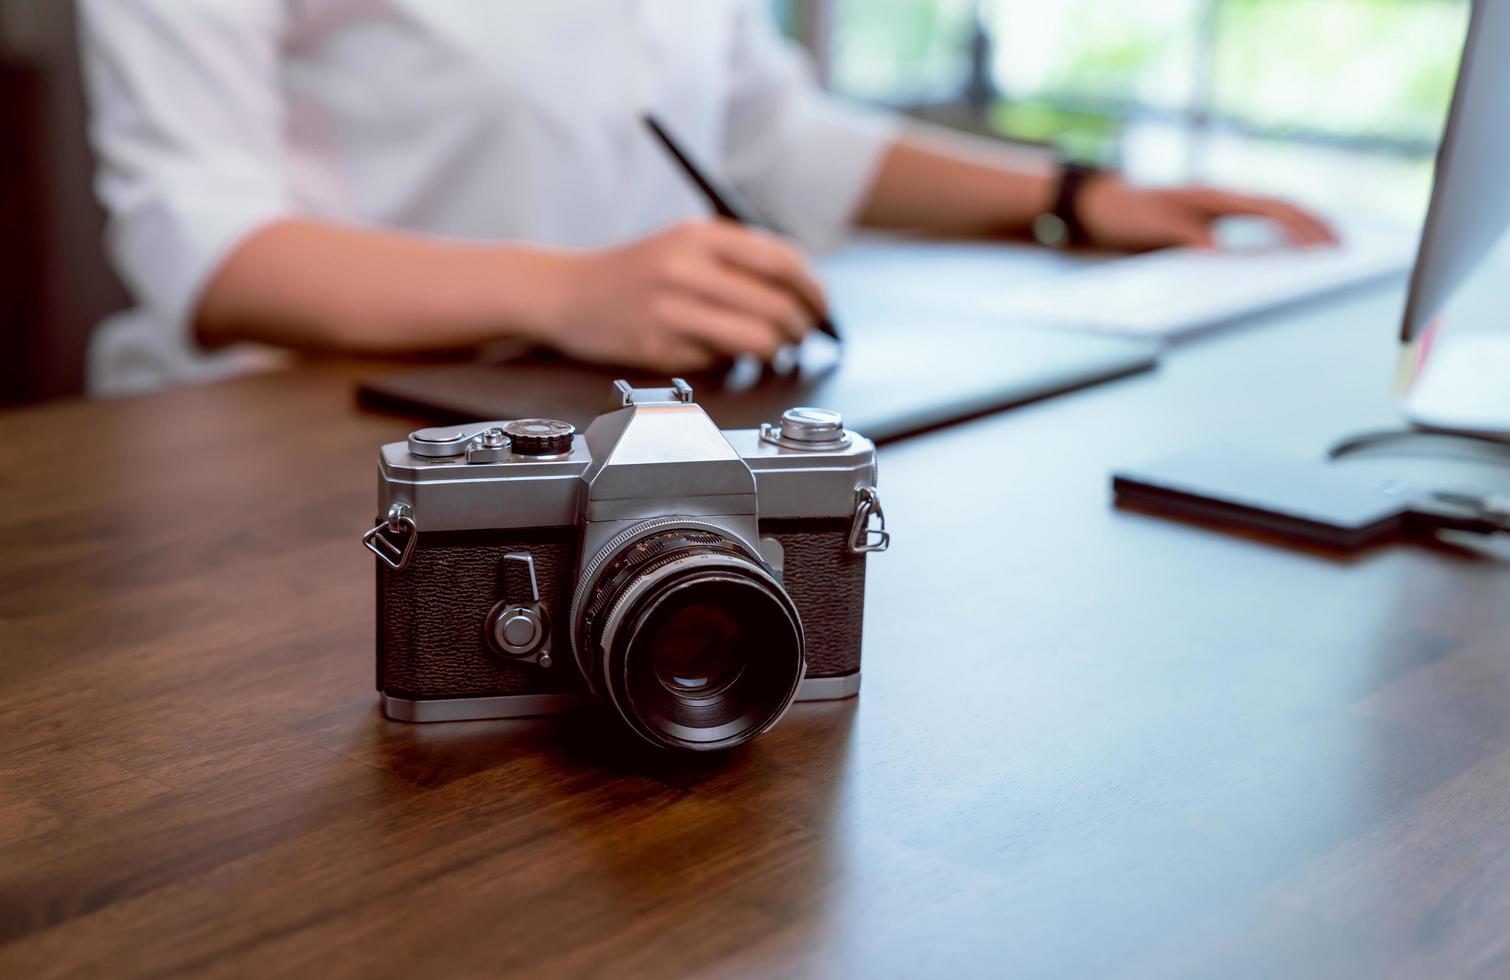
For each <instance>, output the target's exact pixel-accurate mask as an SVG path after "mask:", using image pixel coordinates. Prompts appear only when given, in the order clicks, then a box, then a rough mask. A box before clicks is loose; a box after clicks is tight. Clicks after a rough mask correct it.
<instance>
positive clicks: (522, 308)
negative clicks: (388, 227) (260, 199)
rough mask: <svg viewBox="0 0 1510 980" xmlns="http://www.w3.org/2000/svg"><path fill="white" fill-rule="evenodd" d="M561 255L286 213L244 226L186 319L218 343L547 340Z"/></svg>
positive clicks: (396, 345) (413, 344) (387, 345)
mask: <svg viewBox="0 0 1510 980" xmlns="http://www.w3.org/2000/svg"><path fill="white" fill-rule="evenodd" d="M570 261H571V257H570V256H569V255H568V253H565V252H560V251H555V250H550V249H543V248H535V247H521V246H512V245H490V244H470V243H458V242H449V241H442V240H438V239H428V238H424V237H422V236H418V235H413V234H406V233H402V232H389V231H383V230H379V229H365V228H350V227H342V226H339V225H334V224H328V223H323V222H319V221H314V220H306V219H287V220H283V221H279V222H276V223H274V224H271V225H268V226H266V227H264V228H261V229H259V230H258V231H256V232H254V233H253V234H252V235H250V236H249V237H248V238H247V239H246V240H245V241H243V242H242V243H241V244H240V245H239V246H237V248H236V249H235V250H234V251H233V252H232V254H231V255H230V257H229V258H227V259H226V260H225V262H224V263H222V264H221V266H220V268H219V269H218V270H217V271H216V273H215V274H214V276H213V277H212V278H211V281H210V283H209V284H208V285H207V286H206V288H205V290H204V292H203V293H202V294H201V297H200V302H199V304H198V307H197V309H196V311H195V317H194V328H195V335H196V337H197V338H198V340H199V342H200V343H201V344H203V345H204V346H206V347H215V346H219V345H222V344H225V343H230V342H233V341H238V340H252V341H258V342H261V343H267V344H275V345H278V346H282V347H292V348H296V349H302V350H324V351H338V352H347V353H359V354H387V353H399V352H406V351H423V350H445V349H454V348H464V347H471V346H475V345H477V344H481V343H484V342H487V341H490V340H496V339H499V338H503V337H522V338H526V339H530V340H540V339H544V338H545V336H546V335H547V334H548V333H549V331H550V330H551V329H552V325H553V324H554V323H555V322H557V320H558V319H559V307H560V305H561V303H562V302H563V301H564V300H563V294H564V292H565V288H564V285H563V279H564V277H565V266H566V265H567V264H568V263H569V262H570Z"/></svg>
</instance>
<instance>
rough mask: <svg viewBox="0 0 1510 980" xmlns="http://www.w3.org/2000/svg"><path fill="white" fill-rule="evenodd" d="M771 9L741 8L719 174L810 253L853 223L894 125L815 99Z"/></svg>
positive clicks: (819, 95) (820, 95)
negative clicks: (775, 22) (809, 246)
mask: <svg viewBox="0 0 1510 980" xmlns="http://www.w3.org/2000/svg"><path fill="white" fill-rule="evenodd" d="M768 8H769V4H768V3H764V2H760V0H747V2H744V3H743V4H742V8H741V10H740V20H739V23H738V24H737V27H736V30H735V33H734V40H733V44H732V50H731V58H732V59H733V63H732V65H731V72H730V78H731V89H730V99H729V105H728V116H727V119H726V120H725V122H726V125H725V129H724V132H725V134H726V135H725V139H724V170H725V173H726V174H727V175H728V177H729V179H730V180H732V181H733V182H734V183H735V184H736V185H737V186H738V187H739V188H740V189H741V190H742V191H743V192H744V193H745V194H746V195H747V196H748V197H749V198H750V200H751V201H752V202H754V204H755V205H756V206H757V207H758V208H760V209H761V211H762V212H763V213H764V214H765V215H766V216H767V217H768V218H770V219H771V220H772V222H774V223H775V224H776V225H777V226H779V227H780V228H782V229H783V230H785V231H787V232H789V233H790V234H792V235H794V236H796V237H797V238H798V239H800V240H802V241H803V242H805V243H807V244H809V245H812V246H814V247H820V248H821V247H827V246H830V245H832V244H834V243H835V242H836V241H837V240H838V239H839V238H840V237H841V236H842V235H843V234H844V232H845V231H846V230H847V229H848V227H849V226H850V224H851V223H852V222H853V221H854V218H855V215H856V213H857V212H858V210H859V208H860V205H861V203H862V202H863V201H864V198H865V194H866V193H867V192H868V191H869V189H870V184H871V181H872V180H873V178H874V176H875V171H876V169H877V167H878V166H879V165H880V162H881V158H882V155H883V154H884V152H885V150H886V148H887V146H889V145H890V143H891V141H892V140H893V139H894V138H895V137H896V131H897V125H898V124H897V122H896V120H895V119H894V118H893V117H890V116H887V115H885V114H882V113H879V112H874V111H870V110H866V109H862V108H860V107H858V106H852V105H846V104H843V103H841V102H839V101H837V100H836V99H834V98H832V97H831V96H829V95H828V94H827V93H825V92H823V91H821V90H820V89H819V88H818V87H817V86H816V85H815V84H814V83H813V79H812V72H811V69H810V66H809V65H808V63H807V61H806V60H805V58H804V57H803V55H802V54H801V52H799V50H798V49H797V48H796V46H795V45H793V44H792V43H791V42H789V41H787V40H785V39H784V38H782V37H780V36H779V35H778V34H777V32H776V29H775V25H774V24H773V23H772V21H771V17H770V14H769V10H768Z"/></svg>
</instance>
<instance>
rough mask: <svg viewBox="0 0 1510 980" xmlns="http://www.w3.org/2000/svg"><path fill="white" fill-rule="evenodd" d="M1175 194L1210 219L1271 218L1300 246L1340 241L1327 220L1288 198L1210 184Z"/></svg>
mask: <svg viewBox="0 0 1510 980" xmlns="http://www.w3.org/2000/svg"><path fill="white" fill-rule="evenodd" d="M1172 193H1174V194H1175V195H1176V198H1177V199H1178V200H1179V201H1180V202H1181V203H1183V204H1185V205H1187V206H1188V207H1193V208H1196V209H1198V210H1200V211H1202V212H1203V213H1205V214H1206V215H1207V217H1208V218H1220V217H1225V216H1227V215H1252V216H1255V217H1260V218H1268V219H1269V220H1270V221H1273V222H1274V223H1275V224H1277V225H1279V226H1280V228H1282V229H1283V230H1284V232H1285V237H1287V238H1288V239H1289V240H1290V241H1291V242H1292V243H1294V244H1296V245H1328V244H1331V243H1334V242H1336V241H1337V235H1336V233H1335V232H1333V231H1332V229H1331V228H1330V227H1329V226H1328V225H1327V224H1326V222H1324V221H1322V220H1321V219H1320V218H1318V217H1317V216H1315V215H1313V214H1311V213H1310V212H1309V211H1306V210H1305V209H1303V208H1299V207H1296V206H1295V205H1293V204H1291V203H1289V202H1288V201H1281V200H1278V199H1276V198H1272V197H1259V196H1255V195H1251V194H1237V193H1233V192H1231V191H1221V190H1216V189H1214V188H1210V187H1188V188H1183V189H1180V190H1177V191H1174V192H1172Z"/></svg>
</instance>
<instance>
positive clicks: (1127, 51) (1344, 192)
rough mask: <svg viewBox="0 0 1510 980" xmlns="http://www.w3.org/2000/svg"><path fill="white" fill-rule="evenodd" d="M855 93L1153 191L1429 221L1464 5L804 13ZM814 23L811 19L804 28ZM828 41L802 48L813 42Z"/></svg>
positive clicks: (1032, 3) (814, 0) (946, 5)
mask: <svg viewBox="0 0 1510 980" xmlns="http://www.w3.org/2000/svg"><path fill="white" fill-rule="evenodd" d="M796 7H797V8H801V9H805V10H806V11H808V12H809V16H807V17H802V16H797V17H794V19H793V22H794V23H797V24H799V25H801V24H805V25H809V26H811V25H814V24H819V25H823V26H824V27H825V29H824V30H822V31H821V32H818V35H817V37H822V38H823V39H824V40H823V43H822V44H821V51H820V60H821V61H822V62H823V63H824V65H825V67H826V76H827V79H828V81H829V84H830V85H831V86H832V87H833V88H834V89H835V90H836V91H839V92H841V93H843V94H846V95H850V96H854V97H857V98H860V99H864V100H868V101H872V102H879V103H885V104H888V105H892V106H897V107H899V108H903V109H905V110H908V111H911V112H915V113H918V114H920V115H924V116H927V117H931V118H936V119H941V120H944V121H948V122H951V123H954V124H956V125H962V126H968V127H972V128H977V129H980V130H982V131H988V132H994V133H997V134H1000V135H1003V136H1008V137H1013V138H1019V139H1029V140H1039V141H1051V142H1054V143H1056V144H1058V145H1060V146H1061V147H1063V148H1065V149H1066V150H1067V151H1068V152H1070V153H1072V154H1073V155H1077V156H1082V157H1088V158H1092V159H1096V160H1099V161H1101V162H1107V163H1114V164H1119V165H1122V166H1125V167H1127V168H1128V169H1129V170H1131V171H1132V172H1133V173H1134V174H1135V175H1137V176H1143V177H1147V178H1150V179H1182V180H1183V179H1207V180H1220V181H1224V182H1237V183H1241V184H1245V185H1248V186H1255V187H1259V188H1261V189H1267V190H1275V191H1279V192H1282V193H1291V194H1296V195H1299V196H1301V197H1309V198H1312V199H1325V200H1328V201H1331V200H1335V201H1337V203H1339V204H1347V203H1359V202H1362V203H1366V204H1368V205H1370V206H1371V207H1373V208H1374V209H1375V210H1379V211H1384V212H1393V213H1396V214H1399V215H1400V216H1402V217H1410V216H1414V215H1416V214H1419V211H1420V209H1421V208H1424V205H1425V197H1426V190H1427V187H1428V186H1429V176H1430V163H1431V156H1432V153H1433V152H1434V149H1435V145H1436V140H1437V139H1438V137H1439V135H1440V132H1441V126H1442V123H1443V120H1444V118H1445V112H1446V107H1447V103H1448V100H1449V98H1450V95H1451V91H1452V84H1453V80H1454V78H1455V75H1456V71H1457V61H1458V55H1459V52H1460V49H1461V45H1462V38H1463V31H1464V28H1465V26H1466V23H1467V10H1468V6H1467V0H1058V2H1055V3H1043V2H1041V0H934V2H928V0H797V2H796ZM814 13H816V16H813V15H812V14H814ZM817 37H810V38H809V40H812V41H816V40H817Z"/></svg>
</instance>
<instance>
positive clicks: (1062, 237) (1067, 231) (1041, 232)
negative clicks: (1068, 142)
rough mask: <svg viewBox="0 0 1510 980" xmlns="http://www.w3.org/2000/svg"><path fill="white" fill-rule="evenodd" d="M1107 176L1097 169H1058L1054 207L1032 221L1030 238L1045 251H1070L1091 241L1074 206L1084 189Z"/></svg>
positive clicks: (1069, 165) (1077, 165)
mask: <svg viewBox="0 0 1510 980" xmlns="http://www.w3.org/2000/svg"><path fill="white" fill-rule="evenodd" d="M1104 173H1106V171H1105V170H1102V169H1101V168H1100V167H1093V166H1090V165H1089V164H1084V163H1071V162H1069V161H1065V162H1063V163H1061V164H1060V165H1059V184H1058V187H1057V188H1056V189H1055V191H1054V205H1053V207H1051V208H1049V210H1047V211H1045V212H1044V213H1043V214H1040V215H1039V216H1038V217H1036V218H1034V219H1033V237H1034V238H1035V239H1037V240H1038V244H1040V245H1044V246H1047V247H1048V248H1072V247H1074V246H1077V245H1084V244H1085V243H1086V242H1087V241H1089V240H1090V236H1089V235H1087V234H1086V232H1085V226H1084V225H1083V224H1081V223H1080V215H1079V213H1078V211H1077V209H1076V208H1077V205H1078V204H1079V203H1080V194H1081V191H1083V190H1084V189H1085V185H1086V184H1088V183H1089V182H1090V181H1091V180H1093V179H1094V178H1096V177H1099V176H1101V175H1102V174H1104Z"/></svg>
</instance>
